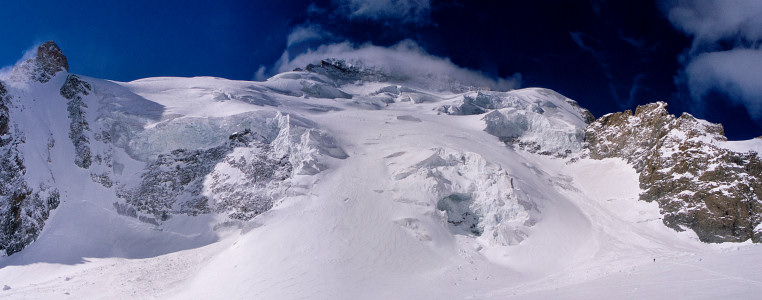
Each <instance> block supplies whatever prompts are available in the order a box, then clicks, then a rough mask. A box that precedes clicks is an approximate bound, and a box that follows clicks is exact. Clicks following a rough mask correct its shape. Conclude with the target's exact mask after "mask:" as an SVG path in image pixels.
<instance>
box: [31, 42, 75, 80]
mask: <svg viewBox="0 0 762 300" xmlns="http://www.w3.org/2000/svg"><path fill="white" fill-rule="evenodd" d="M35 60H36V61H37V65H38V66H40V67H41V68H43V69H44V70H45V71H46V72H47V73H48V74H50V75H55V73H57V72H59V71H62V70H63V71H66V72H68V71H69V62H68V61H67V60H66V55H64V54H63V52H61V48H59V47H58V45H57V44H56V43H55V42H54V41H47V42H45V43H42V45H40V47H37V56H36V58H35Z"/></svg>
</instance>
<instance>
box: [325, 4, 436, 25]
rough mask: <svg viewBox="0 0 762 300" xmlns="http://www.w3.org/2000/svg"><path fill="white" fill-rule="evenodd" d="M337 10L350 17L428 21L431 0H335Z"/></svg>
mask: <svg viewBox="0 0 762 300" xmlns="http://www.w3.org/2000/svg"><path fill="white" fill-rule="evenodd" d="M333 2H334V4H335V5H336V6H337V8H336V10H337V12H339V13H341V14H343V15H346V16H347V17H348V18H350V19H370V20H374V21H383V20H392V21H399V22H401V23H426V22H428V21H429V18H430V16H431V2H430V0H334V1H333Z"/></svg>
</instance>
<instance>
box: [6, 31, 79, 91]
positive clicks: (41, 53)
mask: <svg viewBox="0 0 762 300" xmlns="http://www.w3.org/2000/svg"><path fill="white" fill-rule="evenodd" d="M61 71H66V72H68V71H69V62H68V61H67V60H66V55H63V53H62V52H61V48H59V47H58V45H56V43H55V42H53V41H48V42H45V43H43V44H42V45H40V46H39V47H37V55H36V56H35V57H33V58H30V59H27V60H25V61H23V62H21V63H20V64H18V65H16V66H15V67H14V68H13V72H11V79H12V80H29V79H31V80H34V81H39V82H42V83H46V82H48V81H50V79H51V78H53V76H55V75H56V74H57V73H58V72H61Z"/></svg>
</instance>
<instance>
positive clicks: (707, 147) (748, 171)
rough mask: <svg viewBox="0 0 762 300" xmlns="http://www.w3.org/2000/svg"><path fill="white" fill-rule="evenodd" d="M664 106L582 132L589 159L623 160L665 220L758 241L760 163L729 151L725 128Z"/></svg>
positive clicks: (704, 233)
mask: <svg viewBox="0 0 762 300" xmlns="http://www.w3.org/2000/svg"><path fill="white" fill-rule="evenodd" d="M666 106H667V105H666V103H663V102H657V103H652V104H648V105H643V106H639V107H638V108H637V109H636V111H635V114H634V115H633V114H632V112H631V111H625V112H622V113H613V114H608V115H605V116H603V117H601V118H599V119H598V120H596V121H595V122H594V123H592V124H590V126H588V128H587V130H586V135H585V141H586V143H587V145H586V146H587V149H588V150H589V155H590V157H591V158H594V159H602V158H607V157H620V158H623V159H625V160H626V161H627V162H629V163H630V164H632V165H633V167H634V168H635V170H636V171H637V172H638V173H639V179H640V187H641V189H642V190H643V192H642V193H641V195H640V198H641V200H645V201H649V202H650V201H656V202H657V203H658V204H659V207H660V208H661V212H662V215H663V216H664V218H663V220H664V224H665V225H667V226H669V227H671V228H673V229H675V230H678V231H682V230H686V229H692V230H693V231H695V232H696V234H697V235H698V237H699V238H700V239H701V240H702V241H704V242H715V243H717V242H740V241H745V240H749V239H751V240H752V241H754V242H762V232H760V231H758V230H757V231H755V228H756V227H758V226H759V224H760V223H761V222H762V201H760V199H762V161H761V160H760V158H759V157H758V154H757V153H756V152H748V153H738V152H734V151H731V150H728V149H726V148H725V147H723V145H724V144H725V143H726V142H727V138H725V136H724V132H723V128H722V125H720V124H713V123H709V122H706V121H703V120H699V119H696V118H695V117H693V116H691V115H690V114H687V113H685V114H683V115H682V116H680V117H679V118H676V117H675V116H674V115H671V114H669V112H668V111H667V109H666Z"/></svg>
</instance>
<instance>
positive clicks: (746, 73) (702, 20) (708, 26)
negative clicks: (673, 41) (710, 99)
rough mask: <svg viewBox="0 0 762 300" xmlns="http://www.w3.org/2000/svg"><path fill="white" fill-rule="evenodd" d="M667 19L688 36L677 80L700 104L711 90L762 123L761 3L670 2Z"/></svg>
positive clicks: (736, 0) (730, 0)
mask: <svg viewBox="0 0 762 300" xmlns="http://www.w3.org/2000/svg"><path fill="white" fill-rule="evenodd" d="M665 8H667V15H668V17H669V20H670V21H671V22H672V24H673V25H674V26H675V27H676V28H678V29H680V30H682V31H683V32H685V33H686V34H688V35H690V36H692V37H693V45H692V46H691V48H690V51H688V52H687V53H686V54H685V57H684V60H683V61H684V64H685V65H684V67H685V70H684V72H683V73H682V75H681V76H683V77H682V78H679V79H678V80H682V81H685V82H687V86H688V89H689V92H690V96H691V98H692V99H693V101H694V102H695V103H696V104H698V105H701V103H702V102H703V98H704V96H705V95H706V94H707V93H708V92H710V91H718V92H722V93H724V94H726V95H728V96H729V97H730V98H731V99H732V100H733V101H737V102H739V103H742V104H743V105H745V106H746V108H747V110H748V112H749V113H750V115H751V116H752V117H754V118H755V119H757V120H762V50H760V45H762V1H759V0H695V1H687V0H675V1H671V2H669V3H668V4H667V5H666V6H665Z"/></svg>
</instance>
